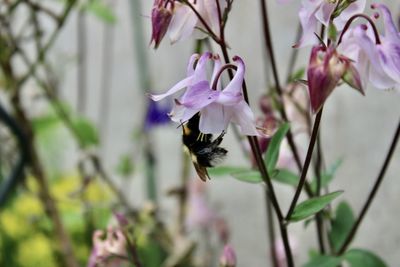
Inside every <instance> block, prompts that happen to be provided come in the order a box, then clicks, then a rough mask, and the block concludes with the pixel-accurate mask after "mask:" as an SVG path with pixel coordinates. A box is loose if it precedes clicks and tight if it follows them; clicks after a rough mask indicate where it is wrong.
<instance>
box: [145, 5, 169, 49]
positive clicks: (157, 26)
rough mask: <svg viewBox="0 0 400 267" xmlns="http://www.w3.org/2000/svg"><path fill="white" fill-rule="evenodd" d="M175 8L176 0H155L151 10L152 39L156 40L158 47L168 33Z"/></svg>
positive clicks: (155, 46)
mask: <svg viewBox="0 0 400 267" xmlns="http://www.w3.org/2000/svg"><path fill="white" fill-rule="evenodd" d="M173 10H174V1H168V0H155V1H154V5H153V9H152V10H151V25H152V33H151V41H150V43H152V42H154V48H156V49H157V48H158V46H159V45H160V43H161V40H162V39H163V38H164V36H165V34H166V33H167V30H168V27H169V24H170V22H171V19H172V14H173Z"/></svg>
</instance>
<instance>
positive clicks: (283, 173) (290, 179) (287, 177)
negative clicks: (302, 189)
mask: <svg viewBox="0 0 400 267" xmlns="http://www.w3.org/2000/svg"><path fill="white" fill-rule="evenodd" d="M271 177H272V179H273V180H275V181H277V182H280V183H283V184H287V185H292V186H297V184H298V183H299V176H297V175H296V174H294V173H293V172H291V171H289V170H286V169H279V170H277V173H276V175H273V176H271Z"/></svg>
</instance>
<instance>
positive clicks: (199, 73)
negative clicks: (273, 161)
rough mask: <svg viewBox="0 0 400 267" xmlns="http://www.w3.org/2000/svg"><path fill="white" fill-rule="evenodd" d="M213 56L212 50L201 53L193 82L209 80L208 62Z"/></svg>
mask: <svg viewBox="0 0 400 267" xmlns="http://www.w3.org/2000/svg"><path fill="white" fill-rule="evenodd" d="M211 58H212V55H211V53H210V52H205V53H203V54H202V55H201V57H200V59H199V61H198V62H197V65H196V69H195V70H194V78H193V83H192V84H196V83H198V82H201V81H205V80H207V62H208V61H209V60H211Z"/></svg>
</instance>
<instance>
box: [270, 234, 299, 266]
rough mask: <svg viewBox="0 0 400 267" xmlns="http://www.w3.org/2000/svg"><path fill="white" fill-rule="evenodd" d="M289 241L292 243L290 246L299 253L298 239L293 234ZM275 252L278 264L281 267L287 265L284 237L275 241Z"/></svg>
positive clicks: (294, 252) (293, 251)
mask: <svg viewBox="0 0 400 267" xmlns="http://www.w3.org/2000/svg"><path fill="white" fill-rule="evenodd" d="M289 243H290V248H291V251H292V253H293V254H296V253H297V250H298V241H297V239H295V238H294V237H292V236H289ZM274 252H275V257H276V259H277V261H278V266H279V267H285V266H286V265H287V262H286V261H287V259H286V253H285V247H284V245H283V241H282V239H278V240H276V241H275V244H274Z"/></svg>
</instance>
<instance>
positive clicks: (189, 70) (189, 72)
mask: <svg viewBox="0 0 400 267" xmlns="http://www.w3.org/2000/svg"><path fill="white" fill-rule="evenodd" d="M198 59H199V54H193V55H192V56H191V57H190V59H189V64H188V65H187V68H186V76H190V75H192V74H193V73H194V62H195V61H196V60H198Z"/></svg>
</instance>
